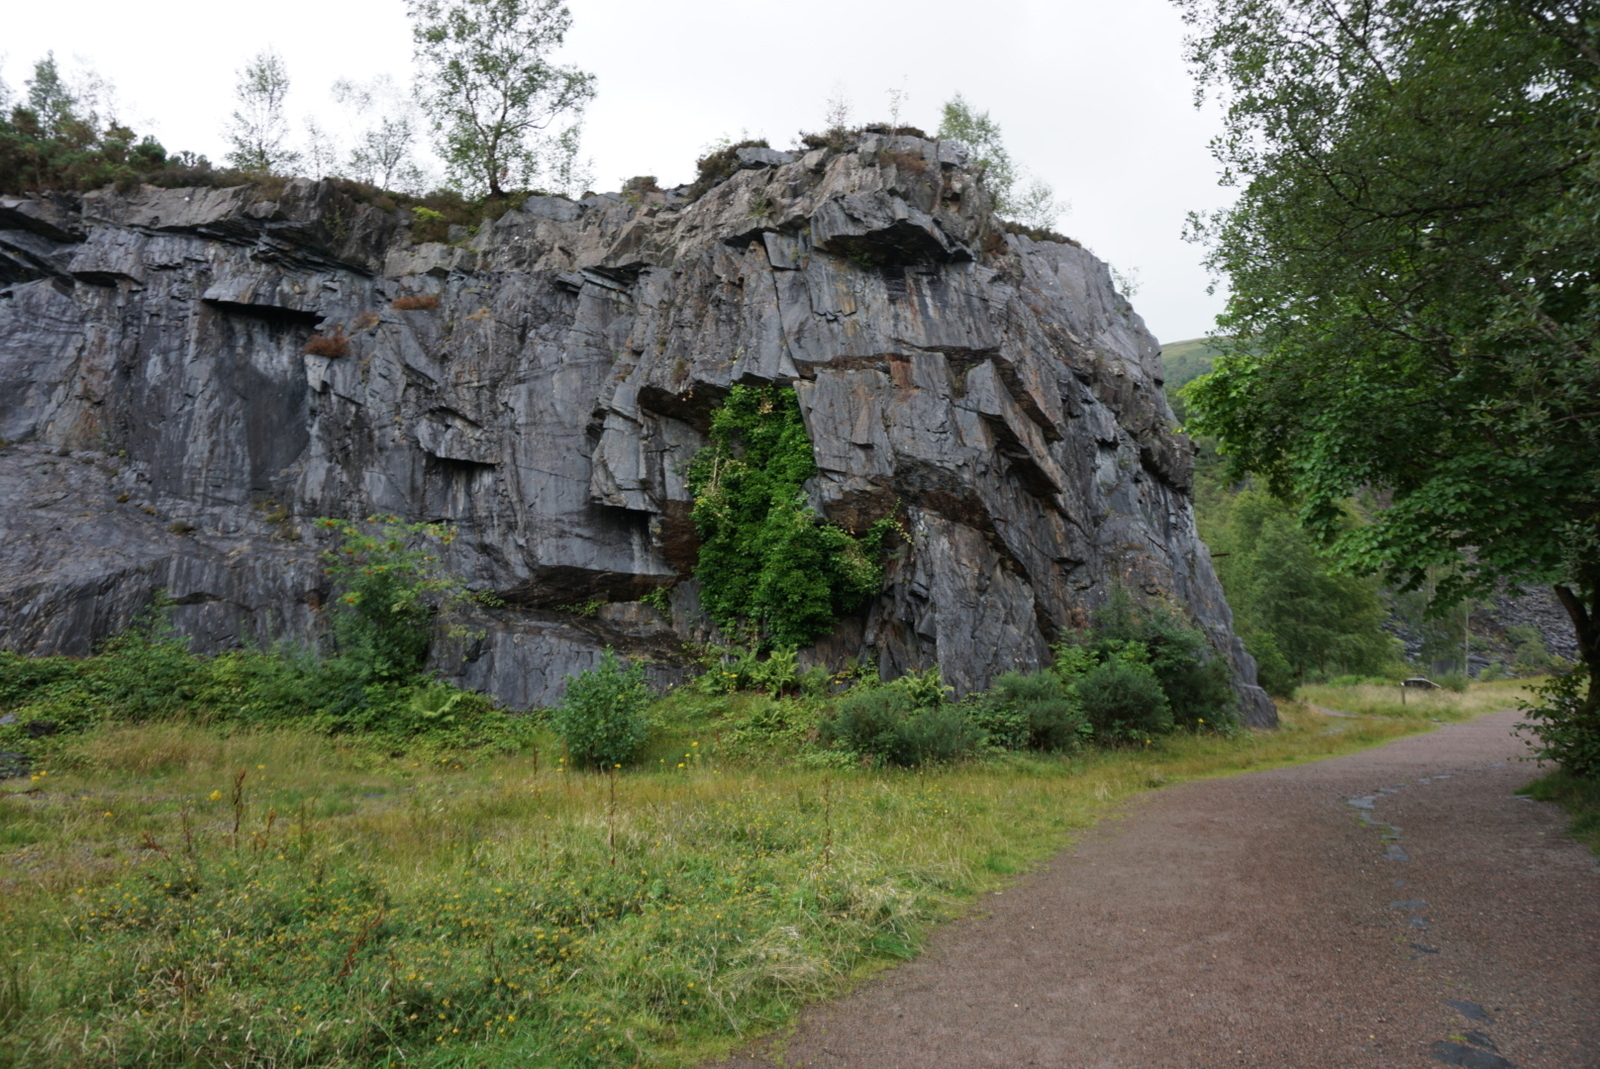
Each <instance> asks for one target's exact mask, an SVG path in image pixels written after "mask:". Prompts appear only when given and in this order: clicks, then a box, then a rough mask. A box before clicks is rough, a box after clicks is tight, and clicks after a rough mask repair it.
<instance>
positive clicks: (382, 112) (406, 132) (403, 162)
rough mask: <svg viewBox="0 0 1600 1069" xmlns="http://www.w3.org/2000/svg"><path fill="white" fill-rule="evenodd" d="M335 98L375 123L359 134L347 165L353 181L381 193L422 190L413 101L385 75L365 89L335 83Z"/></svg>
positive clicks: (353, 84)
mask: <svg viewBox="0 0 1600 1069" xmlns="http://www.w3.org/2000/svg"><path fill="white" fill-rule="evenodd" d="M333 98H334V100H336V101H337V102H338V103H340V104H342V105H344V106H345V107H347V108H351V109H353V110H354V111H356V112H357V113H358V114H360V115H362V116H365V117H370V118H371V120H372V121H371V123H370V125H368V126H366V127H364V128H362V129H361V130H360V131H359V132H358V133H357V134H356V145H355V148H353V149H351V150H350V157H349V162H348V163H347V165H346V166H347V168H348V170H349V172H350V177H352V178H354V179H356V180H357V181H358V182H366V183H367V184H368V185H374V186H377V187H378V188H379V189H395V188H405V189H417V188H419V187H420V186H421V185H422V183H423V181H424V179H423V177H422V169H421V168H420V167H418V166H417V163H416V160H415V159H414V158H413V156H412V152H411V146H412V145H413V144H414V143H415V142H416V139H417V116H416V108H415V106H414V104H413V103H412V99H411V97H410V96H409V95H408V94H406V93H403V92H401V91H400V90H399V88H398V87H397V86H396V85H395V84H394V80H393V79H391V78H390V77H389V76H388V75H386V74H385V75H379V76H378V77H376V78H374V79H373V80H372V81H370V82H368V83H366V84H365V85H361V84H357V83H355V82H352V81H350V80H349V79H347V78H341V79H340V80H339V81H337V82H334V83H333Z"/></svg>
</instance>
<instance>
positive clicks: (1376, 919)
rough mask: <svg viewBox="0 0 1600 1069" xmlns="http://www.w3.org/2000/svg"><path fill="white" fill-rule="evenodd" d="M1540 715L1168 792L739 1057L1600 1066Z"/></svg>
mask: <svg viewBox="0 0 1600 1069" xmlns="http://www.w3.org/2000/svg"><path fill="white" fill-rule="evenodd" d="M1515 720H1516V715H1515V714H1513V713H1499V714H1495V715H1493V716H1489V717H1485V718H1483V719H1481V720H1478V721H1476V722H1474V723H1471V724H1459V725H1452V726H1448V727H1443V728H1440V729H1439V730H1437V731H1435V732H1433V733H1431V734H1429V735H1422V736H1416V737H1413V738H1409V739H1402V740H1400V741H1398V742H1394V743H1391V744H1389V745H1387V746H1384V747H1382V748H1381V749H1377V750H1369V751H1367V752H1365V753H1358V754H1351V755H1348V756H1345V757H1338V758H1332V759H1329V760H1326V761H1320V762H1317V763H1315V764H1310V765H1300V766H1298V767H1294V768H1286V769H1279V770H1276V771H1271V772H1260V773H1253V774H1250V775H1244V776H1237V777H1234V778H1230V779H1222V780H1208V781H1204V782H1197V783H1189V784H1184V785H1181V786H1178V787H1174V788H1169V789H1167V790H1164V791H1159V792H1156V793H1153V794H1150V795H1146V796H1143V797H1142V798H1140V799H1138V800H1136V801H1135V802H1133V803H1131V804H1130V805H1128V806H1126V807H1125V808H1124V809H1123V810H1122V811H1121V813H1120V815H1119V816H1117V817H1115V818H1113V819H1111V820H1108V821H1106V822H1104V823H1103V824H1101V825H1100V826H1098V827H1097V828H1096V829H1095V830H1094V831H1092V832H1091V833H1090V834H1088V835H1087V836H1085V837H1084V839H1082V840H1081V841H1080V842H1079V843H1078V844H1077V845H1076V846H1075V847H1074V848H1072V849H1070V850H1068V851H1067V852H1065V853H1063V854H1061V855H1060V856H1058V857H1056V858H1055V859H1054V860H1052V861H1051V862H1050V863H1049V864H1048V865H1046V866H1044V867H1043V868H1041V869H1040V870H1039V871H1038V872H1036V873H1034V874H1032V875H1031V876H1029V877H1028V878H1026V879H1024V880H1023V881H1022V882H1021V883H1020V884H1018V885H1017V886H1016V887H1014V888H1012V889H1010V890H1007V891H1005V892H1004V893H1002V894H996V895H992V896H990V897H989V899H988V901H987V903H986V904H985V907H984V908H983V910H981V911H980V912H977V913H975V914H973V915H972V916H970V917H968V918H967V919H965V920H962V921H960V922H957V923H955V924H952V925H950V926H949V927H947V928H945V929H944V930H942V931H941V932H939V933H937V934H936V936H935V937H934V938H933V940H932V941H931V943H930V945H929V947H928V950H927V952H926V953H925V954H924V955H923V956H922V957H920V958H919V959H918V960H916V961H915V962H912V963H910V964H908V965H905V966H903V967H901V968H898V969H895V970H893V971H892V972H889V973H885V974H884V975H882V976H880V977H878V978H876V979H874V980H872V981H870V982H869V983H867V984H865V985H863V986H862V987H861V988H860V989H858V990H857V991H856V992H855V993H853V994H852V995H850V996H848V997H846V998H844V999H842V1000H840V1001H838V1002H835V1003H830V1004H828V1005H824V1006H820V1007H816V1008H814V1009H813V1010H811V1011H810V1012H808V1013H806V1014H805V1015H804V1016H803V1018H802V1020H801V1023H800V1026H799V1029H798V1030H797V1031H796V1032H795V1033H794V1034H793V1035H792V1036H790V1037H788V1038H787V1039H786V1040H780V1041H779V1042H778V1045H777V1046H776V1047H774V1045H773V1043H772V1042H771V1041H768V1042H766V1043H763V1044H761V1045H759V1046H758V1047H756V1048H754V1049H752V1050H750V1051H747V1052H745V1054H744V1055H743V1056H740V1057H735V1058H734V1059H733V1060H732V1061H730V1062H726V1063H722V1065H723V1066H725V1067H727V1069H765V1067H769V1066H774V1065H784V1066H789V1067H818V1069H821V1067H827V1069H965V1067H984V1069H991V1067H993V1069H1000V1067H1006V1069H1010V1067H1019V1066H1040V1067H1046V1069H1079V1067H1083V1069H1090V1067H1093V1069H1155V1067H1168V1066H1181V1067H1183V1069H1222V1067H1224V1066H1272V1067H1276V1069H1323V1067H1328V1069H1333V1067H1338V1069H1387V1067H1418V1069H1422V1067H1428V1066H1432V1067H1435V1069H1437V1067H1438V1066H1439V1065H1440V1064H1441V1063H1442V1062H1443V1063H1445V1064H1454V1065H1462V1066H1466V1067H1468V1069H1504V1067H1505V1066H1506V1065H1508V1064H1509V1065H1512V1066H1516V1067H1518V1069H1597V1067H1600V864H1597V859H1596V858H1595V857H1594V856H1593V855H1592V854H1590V853H1589V852H1588V850H1587V849H1585V848H1583V847H1581V846H1579V845H1577V844H1575V843H1573V842H1572V841H1571V840H1570V839H1567V838H1565V837H1563V836H1562V834H1561V831H1562V829H1563V827H1564V826H1565V817H1564V815H1563V814H1562V813H1561V811H1560V810H1559V809H1557V808H1556V807H1554V806H1551V805H1546V804H1542V803H1537V802H1529V801H1526V800H1522V799H1519V798H1517V797H1515V796H1514V795H1513V794H1512V791H1513V790H1514V789H1515V788H1517V787H1518V786H1520V785H1522V784H1523V783H1525V782H1527V781H1528V780H1529V779H1531V778H1533V776H1534V775H1536V770H1535V767H1534V766H1532V765H1530V764H1528V763H1525V762H1520V761H1518V760H1516V758H1517V757H1518V756H1519V755H1520V754H1522V753H1525V752H1526V751H1525V748H1524V746H1523V744H1522V743H1521V742H1520V741H1519V740H1516V739H1513V738H1512V737H1511V736H1510V731H1511V726H1512V724H1513V723H1514V722H1515ZM1391 826H1392V828H1391ZM1452 1000H1453V1002H1454V1004H1452ZM1495 1051H1498V1053H1495Z"/></svg>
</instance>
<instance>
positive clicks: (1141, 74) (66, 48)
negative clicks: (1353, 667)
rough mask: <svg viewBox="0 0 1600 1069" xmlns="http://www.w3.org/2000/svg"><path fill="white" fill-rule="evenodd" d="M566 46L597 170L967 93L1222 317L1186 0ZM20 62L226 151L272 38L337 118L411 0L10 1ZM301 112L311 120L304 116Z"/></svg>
mask: <svg viewBox="0 0 1600 1069" xmlns="http://www.w3.org/2000/svg"><path fill="white" fill-rule="evenodd" d="M569 5H570V7H571V9H572V13H573V16H574V25H573V31H572V33H571V34H570V35H569V37H568V39H567V44H566V47H565V48H564V49H563V50H562V52H561V54H560V56H559V57H558V58H560V59H561V60H563V61H565V62H570V63H576V64H578V65H580V66H582V67H583V68H585V69H587V70H590V71H592V72H594V73H595V74H596V75H597V77H598V89H599V96H598V98H597V100H596V101H595V104H594V106H593V108H592V109H591V110H590V113H589V119H588V122H587V125H586V128H585V137H584V145H585V152H586V154H588V155H590V156H592V157H593V158H594V164H595V175H596V185H597V187H598V188H600V189H616V188H617V187H618V186H619V185H620V184H621V181H622V180H623V179H624V178H627V177H629V176H631V175H638V174H653V175H656V176H657V177H658V178H660V179H661V181H662V184H664V185H671V184H676V183H678V182H683V181H688V180H690V179H691V178H692V177H693V172H694V161H695V157H696V155H697V150H698V149H699V148H700V147H701V146H703V145H706V144H707V143H709V142H711V141H713V140H715V139H716V138H718V137H719V136H722V135H725V134H726V135H736V134H738V133H739V132H740V131H749V132H750V134H751V135H753V136H766V137H768V138H769V139H771V141H772V143H773V145H774V147H780V148H781V147H786V146H787V145H788V144H789V143H790V142H791V140H792V139H793V136H794V134H795V133H796V132H797V131H799V130H802V129H806V130H815V129H818V128H820V127H821V126H823V125H824V123H823V113H824V110H825V107H826V102H827V100H828V98H829V97H830V96H832V95H833V94H834V92H835V91H836V89H837V88H840V87H842V89H843V91H844V93H845V95H846V97H847V98H848V99H849V100H851V101H852V103H853V105H854V115H853V118H854V119H855V121H857V122H868V121H875V120H883V119H887V117H888V113H889V97H888V90H890V89H895V88H898V89H903V90H904V91H905V92H906V94H907V98H906V102H905V103H904V105H903V106H902V111H901V121H902V122H904V123H907V124H910V125H915V126H922V127H924V128H925V129H927V130H929V131H930V132H931V131H932V130H933V129H934V128H935V127H937V125H938V114H939V105H940V104H941V103H942V102H943V101H944V100H946V99H947V98H949V97H950V96H951V95H952V94H954V93H956V92H958V91H959V92H961V93H964V94H965V95H966V97H967V99H968V100H969V101H970V102H971V103H972V104H973V105H975V106H977V107H979V108H982V109H987V110H988V111H989V112H990V113H991V115H992V116H993V117H994V118H995V119H996V120H998V121H999V122H1000V124H1001V127H1002V129H1003V131H1004V134H1005V139H1006V143H1007V145H1008V146H1009V147H1010V149H1011V151H1012V155H1013V156H1014V157H1015V158H1016V159H1017V160H1018V161H1019V162H1020V163H1022V164H1023V165H1025V166H1026V167H1028V168H1029V170H1030V171H1031V172H1032V173H1033V174H1035V175H1037V176H1038V177H1040V178H1043V179H1044V180H1046V181H1048V182H1049V183H1051V184H1052V185H1053V186H1054V187H1055V189H1056V192H1057V195H1058V196H1059V197H1061V198H1063V199H1065V200H1067V201H1069V202H1070V203H1071V210H1070V211H1069V212H1068V213H1067V214H1065V215H1064V216H1063V217H1062V218H1061V220H1060V221H1059V224H1058V227H1057V229H1059V230H1061V231H1062V232H1063V233H1066V234H1070V235H1072V236H1073V237H1076V238H1077V239H1079V240H1080V241H1082V242H1083V243H1084V244H1086V245H1088V246H1089V247H1091V248H1093V249H1094V250H1095V251H1096V252H1097V253H1099V254H1100V255H1101V256H1102V257H1104V258H1106V259H1108V260H1110V261H1111V262H1112V263H1113V264H1115V265H1116V266H1117V267H1119V268H1121V269H1123V270H1124V271H1129V270H1136V271H1137V272H1138V277H1139V284H1140V288H1139V291H1138V293H1137V294H1136V295H1135V296H1134V299H1133V303H1134V306H1135V308H1137V309H1138V310H1139V312H1140V313H1141V314H1142V315H1143V316H1144V318H1145V321H1146V323H1147V324H1148V325H1149V326H1150V329H1151V330H1152V331H1153V332H1154V333H1155V335H1156V336H1157V337H1158V338H1160V339H1161V340H1163V341H1177V340H1180V339H1185V338H1193V337H1198V336H1200V335H1202V334H1204V333H1205V332H1206V331H1207V330H1209V329H1211V327H1212V319H1213V317H1214V315H1215V314H1216V312H1217V311H1218V310H1219V309H1220V307H1221V296H1220V294H1219V295H1218V296H1208V295H1207V293H1206V288H1207V283H1208V281H1209V280H1208V278H1207V276H1206V273H1205V270H1204V269H1203V268H1202V267H1201V266H1200V258H1201V251H1200V249H1199V248H1197V247H1195V246H1192V245H1187V244H1185V243H1184V242H1183V241H1182V239H1181V233H1182V229H1183V224H1184V218H1185V215H1186V213H1187V212H1189V211H1191V210H1194V209H1207V208H1213V207H1217V206H1219V205H1221V204H1224V203H1226V202H1227V200H1228V196H1229V194H1228V191H1226V190H1223V189H1219V188H1218V186H1217V182H1216V175H1217V167H1216V165H1215V163H1214V161H1213V160H1212V159H1211V156H1210V153H1209V151H1208V150H1207V147H1206V146H1207V142H1208V141H1209V140H1210V138H1211V137H1212V136H1213V135H1214V134H1215V133H1216V132H1217V129H1218V127H1219V119H1218V115H1217V112H1216V110H1215V109H1214V108H1207V109H1206V110H1204V111H1196V110H1195V108H1194V106H1193V103H1192V83H1191V81H1190V78H1189V74H1188V71H1187V69H1186V68H1185V66H1184V63H1183V60H1182V56H1181V50H1180V49H1181V40H1182V36H1183V27H1182V24H1181V23H1180V21H1179V18H1178V14H1177V12H1176V10H1175V9H1174V8H1173V7H1172V6H1171V4H1170V3H1168V2H1167V0H1114V2H1110V3H1108V2H1106V0H989V2H988V3H985V4H981V5H980V4H975V3H972V2H970V0H964V2H957V0H923V2H922V3H917V4H909V3H897V4H890V3H883V2H880V0H807V2H801V3H796V2H793V0H791V2H786V3H772V2H768V0H673V2H670V3H663V2H660V0H569ZM7 6H8V8H9V10H8V11H7V13H6V16H5V20H4V27H5V33H4V37H3V39H0V49H3V51H4V53H5V62H4V67H3V68H0V77H3V78H4V79H5V81H6V82H7V83H8V84H9V85H10V86H11V88H12V90H13V92H16V91H18V90H20V89H21V86H22V82H23V80H24V79H25V78H26V77H28V75H29V74H30V73H31V70H32V64H33V62H34V60H35V59H37V58H39V57H40V56H42V55H43V54H44V53H45V52H46V51H49V50H52V49H53V50H54V51H55V53H56V58H57V60H58V61H61V62H62V63H63V64H64V65H66V66H68V67H71V66H74V65H75V64H74V61H75V60H76V61H81V62H82V63H84V64H87V65H88V66H91V67H93V68H94V69H95V70H97V71H98V72H99V73H100V74H101V75H103V76H104V77H106V78H107V79H109V80H110V81H111V82H112V83H113V84H114V85H115V86H116V88H117V91H118V99H119V101H120V105H121V107H120V114H121V116H122V117H123V118H124V121H131V122H130V124H131V125H133V126H134V127H135V128H136V129H137V130H138V131H139V132H141V133H145V132H153V133H154V134H155V135H156V136H157V137H158V138H159V139H160V140H161V141H162V143H163V144H165V145H166V146H167V148H168V149H172V150H176V149H190V150H193V151H196V152H202V153H205V154H207V155H209V156H211V158H212V159H220V158H221V156H222V155H223V152H224V150H225V146H224V139H223V133H222V129H223V123H224V122H225V120H226V118H227V115H228V113H229V112H230V111H231V110H232V109H233V106H234V102H233V97H232V93H233V86H234V83H235V81H236V72H237V71H238V69H239V68H240V67H241V66H243V65H244V64H245V63H246V62H247V61H248V60H249V59H250V57H251V56H253V55H254V54H255V53H256V52H257V51H259V50H260V49H261V48H263V47H265V46H267V45H272V46H275V47H276V48H277V49H278V50H279V51H280V52H281V53H282V55H283V57H284V60H285V62H286V64H287V66H288V69H289V75H290V79H291V92H290V96H289V110H290V111H291V113H293V114H294V115H295V116H296V117H297V120H298V119H303V118H304V117H307V116H317V117H319V118H321V119H322V120H323V121H324V125H333V124H334V123H333V121H332V120H334V119H335V118H336V109H335V107H334V105H333V103H332V101H331V100H330V98H329V92H328V89H329V86H330V85H331V84H332V82H333V81H334V80H335V79H337V78H341V77H344V78H352V79H355V80H358V81H360V80H365V79H368V78H371V77H373V76H374V75H377V74H381V73H385V72H387V73H390V74H392V75H394V76H395V77H396V78H398V79H401V80H402V81H405V80H408V79H409V76H410V70H411V39H410V26H409V24H408V23H407V20H406V16H405V5H404V3H403V0H274V2H273V3H271V4H269V5H260V4H229V3H218V2H216V0H207V2H200V0H142V2H141V3H137V4H130V3H127V2H126V0H78V2H75V3H72V4H71V5H69V6H68V7H65V8H57V7H54V6H53V5H49V4H40V3H32V4H26V5H24V4H9V5H7ZM296 125H297V126H298V125H299V122H298V121H297V124H296Z"/></svg>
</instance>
